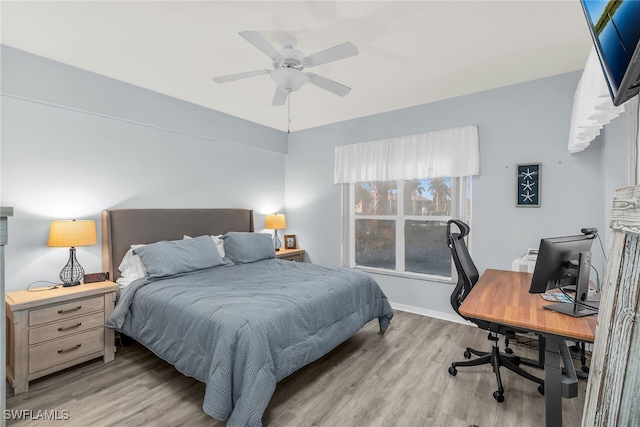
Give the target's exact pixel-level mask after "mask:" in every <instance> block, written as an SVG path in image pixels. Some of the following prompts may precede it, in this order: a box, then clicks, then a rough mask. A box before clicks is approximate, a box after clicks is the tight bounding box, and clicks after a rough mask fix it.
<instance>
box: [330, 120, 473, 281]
mask: <svg viewBox="0 0 640 427" xmlns="http://www.w3.org/2000/svg"><path fill="white" fill-rule="evenodd" d="M479 173H480V147H479V143H478V128H477V127H476V126H471V125H470V126H463V127H459V128H452V129H445V130H440V131H434V132H427V133H421V134H416V135H408V136H398V137H393V138H387V139H380V140H376V141H367V142H358V143H355V144H348V145H342V146H337V147H336V148H335V167H334V178H333V182H334V183H336V184H344V185H343V190H347V191H343V196H344V199H343V204H342V206H343V218H344V225H345V227H344V229H343V254H342V255H343V264H344V265H347V266H349V267H355V266H360V267H362V268H367V269H372V270H376V271H380V272H393V273H394V274H402V275H413V276H416V275H419V276H428V277H431V278H442V279H449V278H451V277H453V275H452V273H453V267H452V265H451V258H450V253H449V249H448V248H447V245H446V242H445V238H446V237H445V232H446V228H447V221H448V220H449V219H451V218H457V219H461V220H463V221H466V222H469V219H470V217H471V215H470V212H471V178H470V177H471V176H473V175H478V174H479Z"/></svg>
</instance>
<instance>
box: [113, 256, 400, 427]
mask: <svg viewBox="0 0 640 427" xmlns="http://www.w3.org/2000/svg"><path fill="white" fill-rule="evenodd" d="M392 317H393V311H392V309H391V306H390V305H389V302H388V301H387V298H386V297H385V295H384V293H383V292H382V290H381V289H380V288H379V286H378V284H377V283H376V282H375V281H374V280H373V278H371V277H370V276H369V275H367V274H365V273H363V272H361V271H358V270H352V269H345V268H336V267H327V266H320V265H315V264H309V263H297V262H291V261H283V260H279V259H269V260H262V261H258V262H254V263H250V264H241V265H234V266H224V267H216V268H211V269H207V270H200V271H196V272H192V273H188V274H184V275H180V276H173V277H169V278H163V279H156V280H152V279H139V280H137V281H135V282H133V283H131V284H130V285H129V286H128V287H127V289H126V292H124V293H123V294H122V295H121V296H120V298H119V301H118V303H117V305H116V308H115V310H114V312H113V314H112V315H111V316H110V317H109V319H107V326H108V327H110V328H114V329H117V330H118V331H120V332H122V333H124V334H126V335H128V336H130V337H132V338H134V339H135V340H137V341H138V342H140V343H142V344H143V345H145V346H146V347H148V348H149V349H150V350H152V351H153V352H154V353H155V354H157V355H158V356H159V357H161V358H162V359H164V360H166V361H168V362H169V363H171V364H173V365H174V366H175V367H176V368H177V369H178V370H179V371H180V372H182V373H183V374H184V375H187V376H190V377H194V378H196V379H197V380H199V381H202V382H203V383H205V384H206V389H205V397H204V403H203V409H204V411H205V412H206V413H207V414H208V415H210V416H211V417H214V418H217V419H220V420H227V425H228V426H260V425H262V415H263V412H264V410H265V409H266V407H267V405H268V403H269V401H270V400H271V396H272V395H273V392H274V391H275V388H276V382H278V381H280V380H281V379H283V378H285V377H286V376H288V375H290V374H291V373H293V372H294V371H296V370H297V369H299V368H301V367H303V366H305V365H307V364H308V363H310V362H313V361H314V360H317V359H318V358H320V357H322V356H323V355H325V354H326V353H328V352H329V351H331V350H332V349H333V348H335V347H336V346H338V345H339V344H340V343H342V342H343V341H345V340H346V339H347V338H349V337H350V336H351V335H353V334H354V333H355V332H357V331H358V330H359V329H360V328H362V326H364V325H365V324H366V323H367V322H369V321H370V320H373V319H375V318H378V320H379V324H380V329H381V331H383V332H384V331H385V330H386V329H387V327H388V326H389V323H390V321H391V318H392Z"/></svg>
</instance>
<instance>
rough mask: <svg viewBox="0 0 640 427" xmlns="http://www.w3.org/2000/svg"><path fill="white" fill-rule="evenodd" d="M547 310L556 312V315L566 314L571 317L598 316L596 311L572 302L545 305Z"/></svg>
mask: <svg viewBox="0 0 640 427" xmlns="http://www.w3.org/2000/svg"><path fill="white" fill-rule="evenodd" d="M544 308H546V309H547V310H553V311H557V312H558V313H563V314H568V315H569V316H573V317H584V316H591V315H592V314H598V312H597V311H596V310H593V309H591V308H587V307H582V306H580V305H578V304H576V303H573V302H561V303H558V304H549V305H545V306H544Z"/></svg>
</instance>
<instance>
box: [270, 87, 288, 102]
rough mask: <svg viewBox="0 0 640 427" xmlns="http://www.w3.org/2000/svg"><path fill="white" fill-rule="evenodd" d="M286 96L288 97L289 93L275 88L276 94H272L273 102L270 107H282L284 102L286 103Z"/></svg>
mask: <svg viewBox="0 0 640 427" xmlns="http://www.w3.org/2000/svg"><path fill="white" fill-rule="evenodd" d="M288 96H289V92H287V91H284V90H282V89H280V88H279V87H276V93H275V94H273V101H272V102H271V105H273V106H274V107H277V106H279V105H284V104H285V102H287V97H288Z"/></svg>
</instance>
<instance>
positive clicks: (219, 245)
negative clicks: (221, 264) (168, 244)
mask: <svg viewBox="0 0 640 427" xmlns="http://www.w3.org/2000/svg"><path fill="white" fill-rule="evenodd" d="M209 237H211V238H212V239H213V243H215V244H216V249H217V250H218V253H219V254H220V257H221V258H222V259H224V241H223V240H222V239H221V237H222V234H218V235H217V236H209ZM182 238H183V239H191V236H186V235H185V236H183V237H182Z"/></svg>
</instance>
